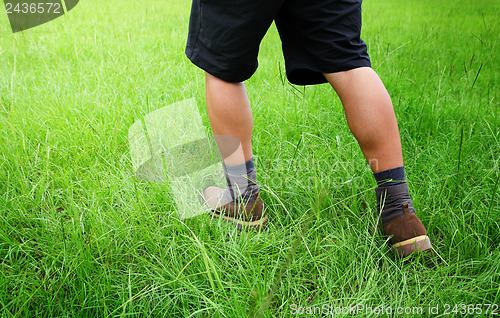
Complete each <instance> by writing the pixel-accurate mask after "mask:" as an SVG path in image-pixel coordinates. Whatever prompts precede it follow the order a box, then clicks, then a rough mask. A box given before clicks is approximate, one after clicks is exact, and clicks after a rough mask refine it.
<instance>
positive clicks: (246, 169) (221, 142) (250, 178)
mask: <svg viewBox="0 0 500 318" xmlns="http://www.w3.org/2000/svg"><path fill="white" fill-rule="evenodd" d="M205 74H206V75H205V78H206V98H207V111H208V117H209V119H210V125H211V126H212V131H213V133H214V135H215V138H216V141H217V145H218V146H219V150H220V152H221V154H222V156H223V159H224V172H225V176H226V188H224V189H221V188H218V187H209V188H207V189H205V191H204V197H205V200H206V202H207V204H208V206H209V207H210V210H211V211H210V212H209V213H210V214H212V215H213V216H214V217H220V218H223V219H225V220H227V221H230V222H233V223H234V224H235V225H236V226H237V227H238V229H240V230H241V229H249V228H253V229H256V230H259V229H261V228H263V227H265V226H266V223H267V218H266V217H265V215H264V214H263V210H264V205H263V203H262V200H260V198H259V186H258V184H257V175H256V171H255V165H254V162H253V154H252V130H253V117H252V110H251V108H250V102H249V100H248V96H247V93H246V90H245V86H244V85H243V83H241V82H239V83H231V82H226V81H224V80H221V79H219V78H217V77H214V76H212V75H210V74H209V73H205ZM228 137H229V138H228ZM235 140H237V143H238V144H239V147H237V150H236V151H234V149H235V148H236V147H235V146H234V141H235Z"/></svg>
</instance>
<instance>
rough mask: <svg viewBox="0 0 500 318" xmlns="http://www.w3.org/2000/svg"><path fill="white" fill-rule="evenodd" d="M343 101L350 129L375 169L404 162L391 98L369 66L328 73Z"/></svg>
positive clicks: (379, 169)
mask: <svg viewBox="0 0 500 318" xmlns="http://www.w3.org/2000/svg"><path fill="white" fill-rule="evenodd" d="M325 77H326V78H327V80H328V82H330V84H331V85H332V87H333V88H334V89H335V91H336V92H337V94H338V95H339V97H340V100H341V101H342V105H343V106H344V111H345V115H346V119H347V124H348V125H349V129H350V130H351V132H352V133H353V135H354V137H356V139H357V141H358V142H359V146H360V147H361V151H362V152H363V154H364V155H365V158H366V160H367V161H368V163H369V164H370V168H371V169H372V171H373V172H374V173H377V172H380V171H384V170H388V169H392V168H396V167H400V166H402V165H403V155H402V151H401V141H400V137H399V130H398V124H397V121H396V116H395V115H394V109H393V107H392V102H391V99H390V97H389V94H388V93H387V90H386V89H385V87H384V84H382V81H381V80H380V79H379V77H378V75H377V74H376V73H375V72H374V71H373V70H372V69H371V68H369V67H361V68H356V69H353V70H350V71H346V72H339V73H330V74H325Z"/></svg>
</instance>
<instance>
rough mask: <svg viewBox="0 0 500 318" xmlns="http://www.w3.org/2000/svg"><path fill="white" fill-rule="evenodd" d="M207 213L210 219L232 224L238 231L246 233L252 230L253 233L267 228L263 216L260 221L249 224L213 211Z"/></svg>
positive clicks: (265, 219) (265, 218)
mask: <svg viewBox="0 0 500 318" xmlns="http://www.w3.org/2000/svg"><path fill="white" fill-rule="evenodd" d="M207 212H208V214H210V215H211V216H212V217H214V218H216V219H221V220H223V221H226V222H231V223H233V224H234V225H235V226H236V228H237V229H238V230H239V231H243V230H245V231H247V232H248V231H249V230H254V231H257V232H259V231H262V230H265V229H266V227H267V216H264V217H263V218H262V219H260V220H257V221H250V222H249V221H243V220H238V219H235V218H232V217H230V216H224V215H220V214H219V213H217V212H215V211H213V210H209V211H207Z"/></svg>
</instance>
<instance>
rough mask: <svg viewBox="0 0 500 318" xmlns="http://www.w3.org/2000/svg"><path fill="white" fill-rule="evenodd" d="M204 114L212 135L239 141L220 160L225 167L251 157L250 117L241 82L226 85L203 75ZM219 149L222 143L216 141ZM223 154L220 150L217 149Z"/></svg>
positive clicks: (246, 98)
mask: <svg viewBox="0 0 500 318" xmlns="http://www.w3.org/2000/svg"><path fill="white" fill-rule="evenodd" d="M205 89H206V98H207V111H208V118H209V119H210V125H211V126H212V131H213V133H214V135H216V138H217V135H226V136H233V137H236V138H237V139H239V141H240V143H241V144H240V146H239V147H238V150H237V151H236V152H234V153H232V154H231V155H229V156H228V157H226V158H225V159H224V162H225V163H226V164H228V165H237V164H241V163H244V162H246V161H248V160H249V159H250V158H252V156H253V153H252V131H253V117H252V110H251V108H250V101H249V100H248V96H247V93H246V89H245V85H244V84H243V83H230V82H226V81H223V80H221V79H219V78H217V77H214V76H212V75H210V74H208V73H205ZM217 143H218V145H219V148H223V147H224V145H223V142H220V139H218V140H217ZM221 153H224V149H221Z"/></svg>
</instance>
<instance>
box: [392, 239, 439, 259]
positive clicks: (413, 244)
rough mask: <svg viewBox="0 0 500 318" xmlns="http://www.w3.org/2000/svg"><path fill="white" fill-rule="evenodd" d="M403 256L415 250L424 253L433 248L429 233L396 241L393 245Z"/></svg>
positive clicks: (397, 252)
mask: <svg viewBox="0 0 500 318" xmlns="http://www.w3.org/2000/svg"><path fill="white" fill-rule="evenodd" d="M392 247H393V248H394V250H395V251H396V254H398V255H399V256H401V257H406V256H408V255H410V254H412V253H414V252H417V253H422V252H424V251H427V250H430V249H431V248H432V245H431V240H430V239H429V237H428V236H427V235H421V236H417V237H413V238H411V239H409V240H406V241H402V242H399V243H396V244H394V245H393V246H392Z"/></svg>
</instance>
